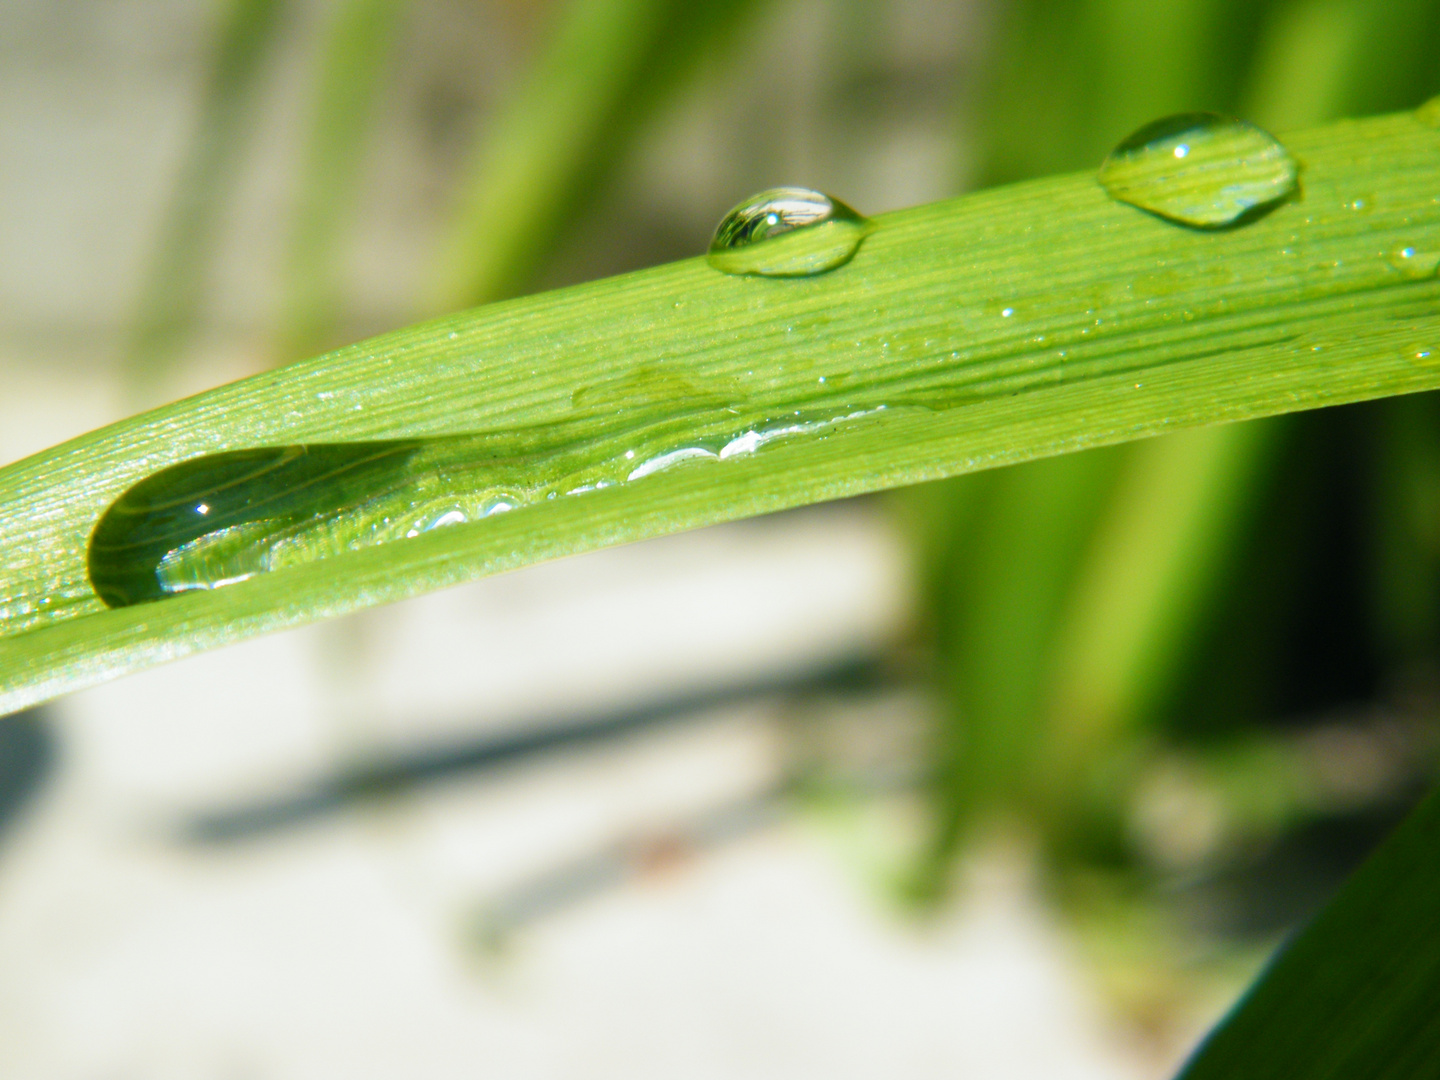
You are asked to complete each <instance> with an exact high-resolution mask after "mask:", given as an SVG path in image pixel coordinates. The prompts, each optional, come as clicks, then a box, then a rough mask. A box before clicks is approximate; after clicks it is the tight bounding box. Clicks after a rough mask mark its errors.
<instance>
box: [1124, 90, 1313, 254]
mask: <svg viewBox="0 0 1440 1080" xmlns="http://www.w3.org/2000/svg"><path fill="white" fill-rule="evenodd" d="M1298 173H1299V167H1298V166H1297V165H1296V163H1295V159H1294V158H1293V157H1291V156H1290V153H1289V151H1287V150H1286V149H1285V147H1284V146H1282V145H1281V144H1280V142H1279V140H1277V139H1276V138H1275V137H1274V136H1273V135H1270V134H1269V133H1268V132H1265V131H1262V130H1261V129H1260V128H1258V127H1256V126H1255V125H1254V124H1250V123H1246V122H1245V121H1244V120H1235V119H1232V118H1230V117H1227V116H1219V115H1217V114H1215V113H1181V114H1180V115H1178V116H1170V117H1166V118H1165V119H1163V120H1157V121H1155V122H1154V123H1153V124H1147V125H1145V127H1142V128H1141V129H1140V130H1139V131H1137V132H1135V133H1134V134H1133V135H1131V136H1130V137H1129V138H1128V139H1125V140H1124V141H1123V142H1122V143H1120V145H1119V146H1117V147H1115V149H1114V150H1112V151H1111V152H1110V156H1109V157H1107V158H1106V159H1105V163H1104V164H1103V165H1101V166H1100V183H1101V185H1102V186H1103V187H1104V188H1105V190H1106V191H1107V192H1109V194H1110V195H1111V197H1112V198H1115V199H1118V200H1120V201H1121V202H1125V203H1129V204H1130V205H1131V206H1138V207H1139V208H1140V209H1141V210H1148V211H1149V212H1150V213H1152V214H1157V215H1159V216H1160V217H1163V218H1167V219H1168V220H1170V221H1176V222H1179V223H1180V224H1182V225H1191V226H1194V227H1195V228H1198V229H1220V228H1224V227H1225V226H1227V225H1235V224H1239V223H1242V222H1244V221H1248V220H1252V219H1253V218H1255V217H1257V216H1259V215H1260V214H1261V213H1263V212H1265V211H1266V210H1268V209H1270V208H1271V207H1273V206H1275V205H1276V204H1277V203H1279V202H1280V201H1281V200H1283V199H1285V198H1287V197H1288V196H1290V195H1291V194H1292V193H1293V192H1294V191H1295V187H1296V177H1297V175H1298Z"/></svg>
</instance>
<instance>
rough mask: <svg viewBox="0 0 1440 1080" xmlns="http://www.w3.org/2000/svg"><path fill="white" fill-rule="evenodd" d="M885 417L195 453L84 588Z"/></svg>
mask: <svg viewBox="0 0 1440 1080" xmlns="http://www.w3.org/2000/svg"><path fill="white" fill-rule="evenodd" d="M837 378H843V376H837ZM884 410H885V406H884V405H880V406H876V407H874V408H870V409H864V408H860V409H856V408H854V407H853V406H843V407H838V408H837V407H834V406H828V407H825V408H824V409H823V411H819V410H814V411H808V412H807V411H805V410H800V409H797V410H794V411H793V412H789V413H787V414H785V416H784V418H783V419H782V418H780V417H777V416H775V415H774V414H771V415H770V416H769V417H766V418H764V419H760V418H759V417H756V418H755V419H754V420H752V421H750V422H745V421H742V422H741V423H740V424H739V425H737V427H734V428H730V429H728V430H726V429H724V428H721V429H718V430H715V431H713V432H712V434H711V435H710V436H708V437H707V438H706V439H704V440H701V442H702V445H694V444H693V443H690V442H687V443H684V444H680V445H679V446H678V447H677V443H676V440H675V438H674V433H675V425H674V418H673V417H670V418H668V419H667V420H666V421H665V422H661V423H656V424H654V425H650V426H649V427H648V430H647V428H643V427H642V428H640V429H638V430H637V429H636V428H633V427H629V428H624V429H621V430H617V431H614V432H612V433H610V434H605V435H595V434H593V429H588V430H587V429H583V428H582V429H577V430H575V431H573V432H571V433H569V434H566V433H564V432H557V431H556V430H555V429H554V428H552V427H550V426H545V427H542V428H535V429H524V428H522V429H516V430H514V431H506V432H479V433H472V434H468V435H447V436H439V437H434V438H428V439H409V440H394V441H386V442H378V441H377V442H356V443H312V444H308V445H296V446H276V447H259V448H254V449H245V450H228V451H224V452H221V453H215V454H206V455H203V456H200V457H195V458H191V459H190V460H188V461H182V462H179V463H178V464H175V465H171V466H168V467H167V468H163V469H160V470H159V471H157V472H154V473H152V474H151V475H150V476H148V477H146V478H145V479H143V480H141V481H140V482H139V483H136V484H134V485H132V486H131V487H130V488H128V489H127V490H126V491H124V492H123V493H122V494H121V495H120V497H119V498H117V499H116V500H115V501H114V502H113V503H111V504H110V506H109V507H108V508H107V509H106V510H105V512H104V513H103V514H101V515H100V519H99V521H98V522H97V524H96V525H95V528H94V530H93V531H92V532H91V534H90V542H89V547H88V550H87V564H88V570H89V577H90V584H91V587H92V588H93V589H94V595H98V596H99V598H100V599H101V600H102V601H104V603H105V604H106V605H107V606H109V607H112V608H118V607H127V606H129V605H132V604H141V603H146V602H149V601H155V600H161V599H164V598H166V597H169V596H175V595H178V594H181V593H186V592H193V591H196V590H209V589H218V588H223V587H226V586H229V585H233V584H236V583H238V582H242V581H245V580H247V579H250V578H253V577H255V576H256V575H257V574H263V573H268V572H271V571H275V570H282V569H286V568H290V567H295V566H300V565H303V564H306V563H311V562H315V561H317V560H321V559H327V558H332V557H336V556H340V555H344V554H347V553H350V552H355V551H359V550H361V549H364V548H369V547H373V546H376V545H380V544H388V543H391V542H407V543H408V542H410V541H412V540H413V539H414V538H416V537H420V536H422V535H424V534H426V533H430V532H433V531H436V530H440V529H448V527H449V526H452V525H460V524H464V523H478V522H481V521H483V520H484V519H485V518H488V517H491V516H494V515H497V514H503V513H506V512H508V511H511V510H515V509H519V508H521V507H526V506H531V505H534V504H536V503H539V502H541V501H542V500H545V499H553V498H556V497H557V496H563V495H573V494H579V493H582V492H587V491H599V490H602V489H605V488H610V487H614V486H615V485H616V484H622V483H626V482H629V481H637V480H643V478H644V477H647V476H649V475H650V474H651V473H655V472H661V471H664V470H667V469H670V468H673V467H675V466H677V465H679V464H681V463H682V462H688V461H690V460H691V459H697V458H708V459H712V460H714V459H724V458H729V457H735V456H737V455H745V454H750V453H754V452H755V451H756V450H759V449H760V448H761V447H762V446H765V445H766V444H768V443H771V442H775V441H780V440H786V439H788V438H791V437H795V436H814V437H817V438H828V437H829V435H830V434H831V433H832V432H833V430H834V429H835V427H836V426H837V425H840V424H843V423H845V422H847V421H851V420H857V419H860V418H861V417H865V416H871V415H875V414H879V413H881V412H883V411H884ZM726 411H727V412H732V411H734V410H729V409H727V410H726ZM707 444H708V445H707ZM77 599H80V600H88V599H91V597H90V595H89V594H83V595H79V596H77ZM4 601H5V598H4V597H0V607H3V604H4ZM12 606H13V605H12ZM4 615H5V611H4V610H0V618H3V617H4Z"/></svg>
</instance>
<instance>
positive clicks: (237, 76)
mask: <svg viewBox="0 0 1440 1080" xmlns="http://www.w3.org/2000/svg"><path fill="white" fill-rule="evenodd" d="M282 11H283V6H282V5H281V4H279V3H277V2H276V0H229V3H228V5H227V7H226V9H225V15H224V17H223V19H222V22H221V26H220V30H219V33H218V37H217V42H216V50H215V57H214V60H213V62H212V66H211V70H210V72H209V77H208V80H207V82H206V85H205V91H204V95H203V97H202V99H201V104H200V114H199V116H198V118H197V120H196V129H195V134H194V136H193V137H192V139H191V142H190V145H189V148H188V152H187V155H186V158H185V161H184V163H183V164H182V166H181V169H180V174H179V176H178V178H177V180H176V186H175V191H174V194H173V195H172V196H171V199H170V205H169V207H168V209H167V211H166V217H165V220H164V222H163V224H162V226H161V230H160V235H159V238H158V241H157V248H156V252H155V254H154V256H153V257H152V264H151V268H150V271H149V273H148V275H147V277H146V279H145V283H144V285H143V287H142V292H141V296H140V302H139V310H138V313H137V315H136V320H135V325H134V326H133V327H132V328H131V332H130V338H129V341H128V343H127V348H126V352H125V357H124V374H125V379H126V389H127V392H128V394H129V396H130V398H131V400H132V402H139V403H142V404H149V403H150V402H151V401H153V400H154V395H155V393H156V392H157V390H158V388H159V387H160V385H161V384H162V383H163V381H164V378H165V376H166V375H167V374H168V373H169V371H170V368H171V366H172V365H173V364H174V363H175V361H176V359H177V358H178V356H179V355H180V352H181V350H182V349H183V348H184V345H185V339H186V337H187V336H188V335H189V334H190V332H191V329H192V328H193V325H194V322H195V318H196V315H197V313H198V312H199V310H200V307H201V304H202V303H203V301H204V297H205V285H206V282H207V278H208V270H209V264H210V260H211V257H212V255H213V251H212V249H213V247H214V244H215V230H216V227H217V225H218V222H219V218H220V212H221V210H222V209H223V206H224V203H225V200H226V198H227V196H228V193H229V192H230V190H231V189H232V188H233V185H234V183H235V178H236V176H237V175H238V174H239V172H240V165H241V162H242V161H243V160H244V155H245V147H246V143H247V136H248V135H249V129H250V125H251V123H252V122H253V119H254V106H255V95H256V93H257V92H258V90H259V87H260V84H261V75H262V74H263V70H264V62H265V59H266V57H267V55H268V54H269V53H270V51H271V50H272V48H273V47H274V44H275V42H276V40H277V37H278V34H279V30H280V16H281V13H282Z"/></svg>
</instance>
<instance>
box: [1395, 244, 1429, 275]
mask: <svg viewBox="0 0 1440 1080" xmlns="http://www.w3.org/2000/svg"><path fill="white" fill-rule="evenodd" d="M1385 261H1386V262H1388V263H1389V264H1390V265H1391V266H1393V267H1394V268H1395V269H1396V270H1399V271H1400V272H1401V273H1402V274H1404V275H1405V276H1406V277H1408V278H1412V279H1415V280H1417V281H1418V280H1421V279H1424V278H1432V277H1434V276H1435V272H1436V270H1437V269H1440V250H1431V249H1427V248H1421V247H1417V246H1415V245H1414V244H1406V245H1405V246H1404V247H1400V248H1396V249H1395V250H1393V251H1391V252H1389V253H1388V254H1387V255H1386V256H1385Z"/></svg>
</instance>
